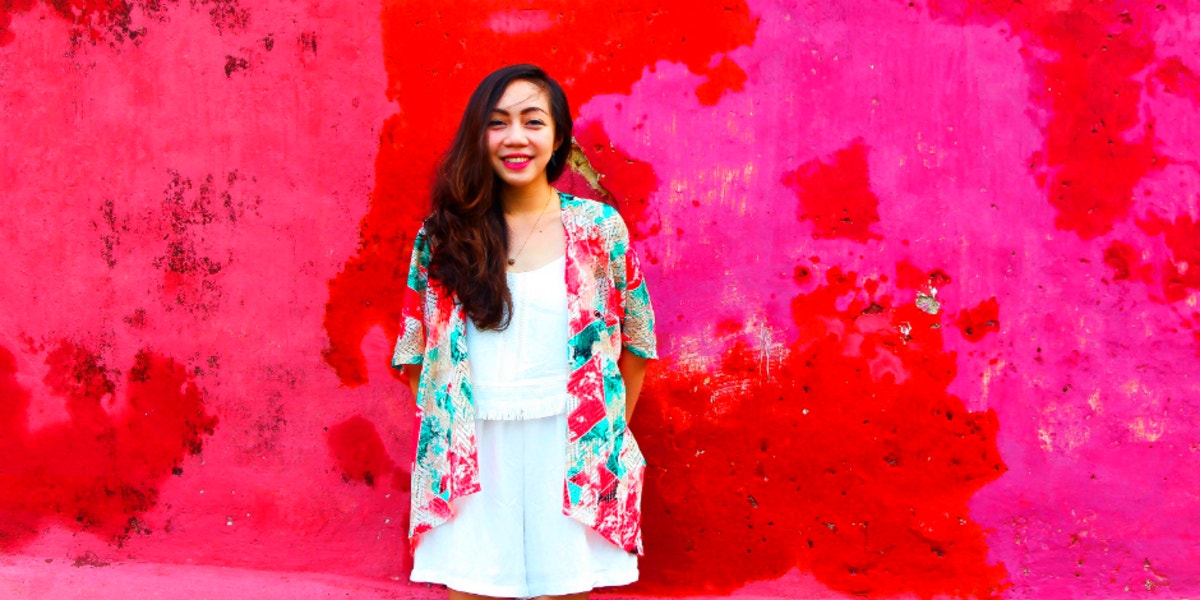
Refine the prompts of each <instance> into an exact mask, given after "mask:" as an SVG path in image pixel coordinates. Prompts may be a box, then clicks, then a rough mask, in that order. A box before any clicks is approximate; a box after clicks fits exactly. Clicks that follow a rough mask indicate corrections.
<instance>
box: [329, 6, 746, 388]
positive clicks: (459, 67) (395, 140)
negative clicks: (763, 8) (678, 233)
mask: <svg viewBox="0 0 1200 600" xmlns="http://www.w3.org/2000/svg"><path fill="white" fill-rule="evenodd" d="M757 27H758V21H757V19H756V18H754V17H752V16H751V15H750V11H749V8H748V7H747V6H746V4H745V3H744V2H741V1H735V2H730V3H725V4H707V3H701V4H695V3H692V2H688V1H686V0H668V1H666V2H660V3H656V4H655V6H654V10H647V9H646V8H645V5H644V4H643V3H641V2H637V1H635V0H615V1H613V2H605V3H578V2H566V1H564V0H560V1H556V2H548V3H542V4H539V5H538V7H537V8H536V9H534V8H532V7H521V6H514V5H512V4H511V3H508V2H501V1H499V0H488V1H481V2H470V3H455V4H446V3H443V2H431V1H428V0H411V1H402V2H395V3H389V4H387V5H386V6H385V7H384V12H383V43H384V58H385V65H386V67H387V71H388V80H389V88H388V96H389V98H392V99H394V100H396V101H398V102H399V104H400V108H401V110H400V112H399V113H398V114H396V115H395V116H393V117H392V118H390V119H388V120H387V121H386V122H385V123H384V125H383V132H382V135H381V140H380V141H381V143H380V151H379V155H378V157H377V159H376V169H375V172H376V187H375V192H374V194H373V196H372V202H371V208H370V210H369V212H368V213H367V214H366V216H364V217H363V221H362V226H361V228H360V237H359V239H360V244H359V249H358V252H357V253H356V254H355V255H354V256H353V257H351V258H350V259H349V260H347V262H346V265H345V267H344V268H343V269H342V271H341V272H340V273H339V274H338V275H337V276H336V277H335V278H334V279H333V280H331V281H330V282H329V302H328V304H327V306H326V314H325V322H324V327H325V332H326V334H327V335H328V336H329V347H328V349H327V350H326V352H325V353H324V357H325V361H326V363H327V364H329V366H330V367H332V368H333V369H334V371H336V373H337V375H338V378H339V379H340V380H341V381H342V383H343V384H345V385H350V386H355V385H361V384H363V383H365V382H366V377H367V376H366V369H365V363H364V359H363V356H362V351H361V349H360V348H359V345H360V343H361V342H362V339H363V336H365V335H366V332H367V331H368V330H369V329H371V328H372V327H375V326H382V327H383V328H384V331H385V332H386V333H387V335H388V336H394V335H396V334H397V333H398V322H399V317H400V309H401V306H400V303H401V298H402V297H403V294H402V293H401V292H402V291H403V288H404V285H405V281H404V280H405V277H406V268H407V260H408V255H409V252H410V250H411V246H410V244H411V242H412V235H413V234H414V233H415V231H416V229H417V227H418V226H419V221H420V219H421V218H422V217H423V215H424V214H425V213H426V211H427V210H428V200H427V196H426V194H427V191H428V183H429V181H430V177H431V174H432V172H433V167H434V163H435V161H436V159H437V156H438V155H439V154H440V153H441V151H442V150H443V149H445V148H446V147H447V146H448V145H449V142H450V138H451V136H452V135H453V133H454V127H455V126H457V123H458V118H459V116H460V111H461V110H462V107H463V106H464V105H465V104H466V99H467V96H468V95H469V94H470V92H471V90H472V89H473V88H474V86H475V85H476V84H477V83H478V82H479V81H480V80H481V79H482V78H483V77H484V76H485V75H486V74H487V73H488V72H490V71H492V70H493V69H495V68H497V67H499V66H501V65H503V64H507V63H514V62H534V63H537V64H539V65H541V66H542V67H543V68H545V69H546V70H547V71H548V72H549V73H550V75H551V76H553V77H555V78H556V79H558V80H559V81H560V82H561V83H562V84H563V86H564V88H565V89H566V91H567V94H568V95H569V97H570V99H571V103H572V105H573V106H575V107H579V106H582V105H583V104H585V103H587V102H588V101H589V100H591V99H592V98H593V97H595V96H597V95H599V94H613V93H627V92H628V91H629V89H630V87H631V86H632V85H633V83H634V82H635V81H637V80H638V79H640V78H641V77H642V76H643V74H644V72H645V69H646V68H648V67H653V65H654V64H655V63H657V62H658V61H672V62H681V63H683V64H685V65H687V67H688V68H689V69H690V70H692V72H694V73H708V71H709V66H708V65H709V63H710V62H711V58H712V56H714V55H715V54H718V53H721V52H726V51H729V50H732V49H734V48H737V47H740V46H743V45H746V44H749V43H751V42H752V41H753V40H754V36H755V31H756V29H757ZM413 48H420V49H421V51H420V52H415V53H414V52H413V51H412V49H413ZM431 90H436V93H431ZM584 152H585V153H586V154H588V155H589V156H590V155H591V153H592V152H593V151H591V150H588V149H587V148H584ZM646 178H647V175H646V174H645V173H644V172H641V171H636V170H635V171H634V175H633V176H632V177H631V178H630V179H629V180H628V181H630V184H629V185H630V187H632V188H635V189H636V188H638V187H639V186H641V185H643V184H644V182H645V181H646ZM622 181H623V180H622V176H618V175H614V178H613V180H612V185H613V186H614V187H617V186H620V185H624V184H623V183H622ZM621 201H624V200H619V202H621ZM629 220H630V221H631V227H632V228H633V229H634V230H635V231H636V232H640V234H644V233H646V232H645V231H644V230H642V229H641V225H640V224H639V223H638V222H637V220H636V219H629Z"/></svg>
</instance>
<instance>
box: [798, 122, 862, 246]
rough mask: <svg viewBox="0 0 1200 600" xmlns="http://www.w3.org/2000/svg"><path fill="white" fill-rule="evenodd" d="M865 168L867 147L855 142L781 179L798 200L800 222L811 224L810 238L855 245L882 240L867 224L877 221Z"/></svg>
mask: <svg viewBox="0 0 1200 600" xmlns="http://www.w3.org/2000/svg"><path fill="white" fill-rule="evenodd" d="M867 168H868V167H867V146H866V144H864V143H863V140H861V139H856V140H854V141H853V142H851V143H850V145H849V146H847V147H845V148H843V149H841V150H838V151H837V152H835V153H833V155H832V156H829V157H826V158H823V159H816V160H813V161H811V162H808V163H805V164H804V165H802V166H801V167H800V168H799V169H796V170H795V171H792V172H790V173H788V174H786V175H785V176H784V178H783V184H784V185H786V186H788V187H790V188H792V189H793V190H795V191H796V196H797V198H799V200H800V214H799V218H800V220H801V221H807V222H810V223H812V226H813V228H814V231H813V237H816V238H824V239H836V238H842V239H848V240H854V241H856V242H859V243H866V242H867V241H869V240H878V239H882V237H881V236H880V235H878V234H876V233H873V232H871V224H873V223H878V222H879V198H877V197H876V196H875V193H874V192H872V191H871V179H870V176H869V174H868V172H867Z"/></svg>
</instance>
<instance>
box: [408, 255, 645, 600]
mask: <svg viewBox="0 0 1200 600" xmlns="http://www.w3.org/2000/svg"><path fill="white" fill-rule="evenodd" d="M508 287H509V290H510V291H511V292H512V297H513V313H512V320H511V321H510V322H509V326H508V328H507V329H505V330H504V331H479V330H477V329H476V328H475V326H474V324H473V323H469V322H468V325H467V357H468V360H469V361H470V368H471V390H472V397H473V399H474V400H475V409H476V416H477V418H478V420H477V421H476V422H475V436H476V440H475V441H476V444H477V448H478V452H479V480H480V486H481V491H480V492H478V493H475V494H470V495H467V496H463V497H461V498H458V499H457V500H455V501H454V502H453V503H452V504H451V508H452V510H453V511H454V518H452V519H451V520H450V521H449V522H448V523H446V524H444V525H441V526H438V527H435V528H433V529H432V530H430V531H429V532H427V533H425V534H424V535H423V536H421V540H420V542H419V543H418V544H417V547H416V551H415V553H414V555H413V571H412V575H411V576H410V578H411V579H412V581H417V582H428V583H440V584H444V585H446V586H448V587H450V588H452V589H455V590H458V591H461V592H468V593H473V594H482V595H485V596H503V597H532V596H541V595H559V594H572V593H578V592H584V591H587V590H590V589H592V588H594V587H602V586H613V585H625V584H628V583H632V582H633V581H636V580H637V577H638V570H637V555H634V554H629V553H627V552H625V551H624V550H623V549H621V548H619V547H617V546H616V545H614V544H613V543H611V542H609V541H608V540H606V539H604V538H603V537H601V536H600V535H599V534H597V533H596V532H595V531H593V530H592V529H591V528H590V527H587V526H585V525H582V524H580V523H579V522H578V521H575V520H574V519H571V518H570V517H567V516H565V515H564V514H563V480H564V479H565V477H566V442H567V437H566V436H567V417H566V399H567V376H568V373H569V370H570V369H569V367H570V366H569V363H568V359H567V353H566V347H565V346H566V342H565V341H566V339H567V319H568V317H567V286H566V262H565V258H564V257H559V258H558V259H556V260H554V261H553V262H551V263H549V264H547V265H545V266H542V267H539V268H537V269H534V270H532V271H525V272H522V273H509V274H508Z"/></svg>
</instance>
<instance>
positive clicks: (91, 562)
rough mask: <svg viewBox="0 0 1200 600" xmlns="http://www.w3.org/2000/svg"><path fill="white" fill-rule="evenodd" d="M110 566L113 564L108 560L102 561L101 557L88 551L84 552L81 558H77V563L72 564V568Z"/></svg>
mask: <svg viewBox="0 0 1200 600" xmlns="http://www.w3.org/2000/svg"><path fill="white" fill-rule="evenodd" d="M110 564H112V563H110V562H108V561H106V560H101V559H100V557H99V556H97V555H96V553H95V552H92V551H91V550H88V551H87V552H84V553H83V554H80V555H79V556H77V557H75V562H73V563H71V566H73V567H107V566H108V565H110Z"/></svg>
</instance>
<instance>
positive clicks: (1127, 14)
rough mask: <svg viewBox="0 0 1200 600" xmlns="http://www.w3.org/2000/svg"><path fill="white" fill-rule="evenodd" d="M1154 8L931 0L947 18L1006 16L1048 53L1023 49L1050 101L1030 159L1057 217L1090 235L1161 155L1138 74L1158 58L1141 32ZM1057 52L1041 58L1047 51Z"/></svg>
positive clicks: (1127, 202)
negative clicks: (1145, 115)
mask: <svg viewBox="0 0 1200 600" xmlns="http://www.w3.org/2000/svg"><path fill="white" fill-rule="evenodd" d="M1150 8H1152V7H1147V6H1139V5H1138V4H1137V3H1125V2H1114V1H1111V0H1109V1H1102V2H1091V1H1088V2H1084V1H1081V0H1076V1H1074V2H1071V3H1070V6H1069V7H1064V6H1061V5H1060V4H1056V3H1045V2H1025V3H1022V2H1013V1H1011V0H1005V1H1002V0H975V1H972V0H962V1H956V0H935V1H933V2H931V3H930V11H931V12H932V13H933V14H935V15H940V16H941V17H942V18H944V19H946V20H951V21H957V22H962V23H980V22H981V23H984V24H992V23H994V22H996V21H997V20H1004V21H1007V22H1008V23H1009V24H1010V25H1011V26H1012V28H1013V30H1014V33H1017V34H1019V35H1021V36H1022V37H1024V38H1025V39H1027V40H1029V41H1031V42H1032V43H1034V44H1035V45H1037V46H1040V47H1041V48H1044V49H1045V50H1046V51H1048V52H1047V53H1045V54H1043V53H1026V54H1025V56H1026V60H1027V63H1028V64H1029V65H1030V66H1031V67H1032V71H1033V72H1034V75H1035V78H1036V80H1035V83H1034V84H1033V85H1031V89H1033V90H1034V92H1033V93H1032V96H1033V98H1032V100H1033V101H1034V102H1035V103H1036V104H1037V105H1040V106H1042V107H1044V108H1045V109H1046V110H1047V112H1048V116H1049V120H1048V121H1047V122H1046V124H1045V127H1044V131H1045V145H1044V147H1043V149H1042V150H1041V151H1040V152H1039V153H1037V154H1036V155H1035V156H1033V157H1032V158H1031V165H1030V168H1031V169H1033V170H1034V172H1035V173H1036V175H1037V176H1038V178H1039V180H1040V181H1041V183H1042V185H1043V186H1045V189H1046V192H1047V197H1048V200H1049V202H1050V204H1051V205H1053V206H1054V208H1055V210H1056V211H1057V213H1058V214H1057V216H1056V218H1055V225H1056V226H1057V227H1058V228H1059V229H1063V230H1066V231H1073V232H1075V233H1076V234H1078V235H1079V236H1080V237H1081V238H1083V239H1085V240H1088V239H1092V238H1095V237H1097V236H1099V235H1103V234H1105V233H1108V232H1109V231H1111V230H1112V228H1113V223H1114V222H1117V221H1122V220H1124V219H1126V218H1127V217H1128V216H1129V209H1130V207H1131V206H1132V198H1133V187H1134V185H1136V184H1137V182H1138V181H1140V180H1141V179H1142V178H1143V177H1144V176H1145V175H1146V174H1147V173H1149V172H1151V171H1152V170H1154V169H1157V168H1160V167H1162V166H1163V165H1164V164H1165V161H1164V160H1163V159H1162V158H1161V157H1159V156H1158V155H1156V154H1155V152H1154V143H1153V136H1152V135H1151V129H1152V128H1153V124H1149V125H1147V126H1146V127H1145V128H1144V129H1140V130H1139V122H1140V120H1141V117H1140V115H1139V110H1138V109H1139V102H1140V95H1141V92H1142V89H1143V87H1144V84H1143V83H1141V82H1140V81H1139V75H1140V74H1141V73H1142V72H1143V71H1145V70H1146V68H1147V67H1148V66H1150V63H1151V62H1152V60H1153V58H1154V45H1153V43H1152V41H1151V40H1150V39H1149V36H1148V35H1147V34H1146V33H1145V32H1146V31H1149V30H1150V29H1149V28H1148V27H1147V24H1148V21H1150V19H1151V18H1152V17H1151V13H1152V12H1153V10H1149V9H1150ZM1046 55H1049V56H1053V57H1054V58H1053V59H1043V58H1042V57H1043V56H1046Z"/></svg>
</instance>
